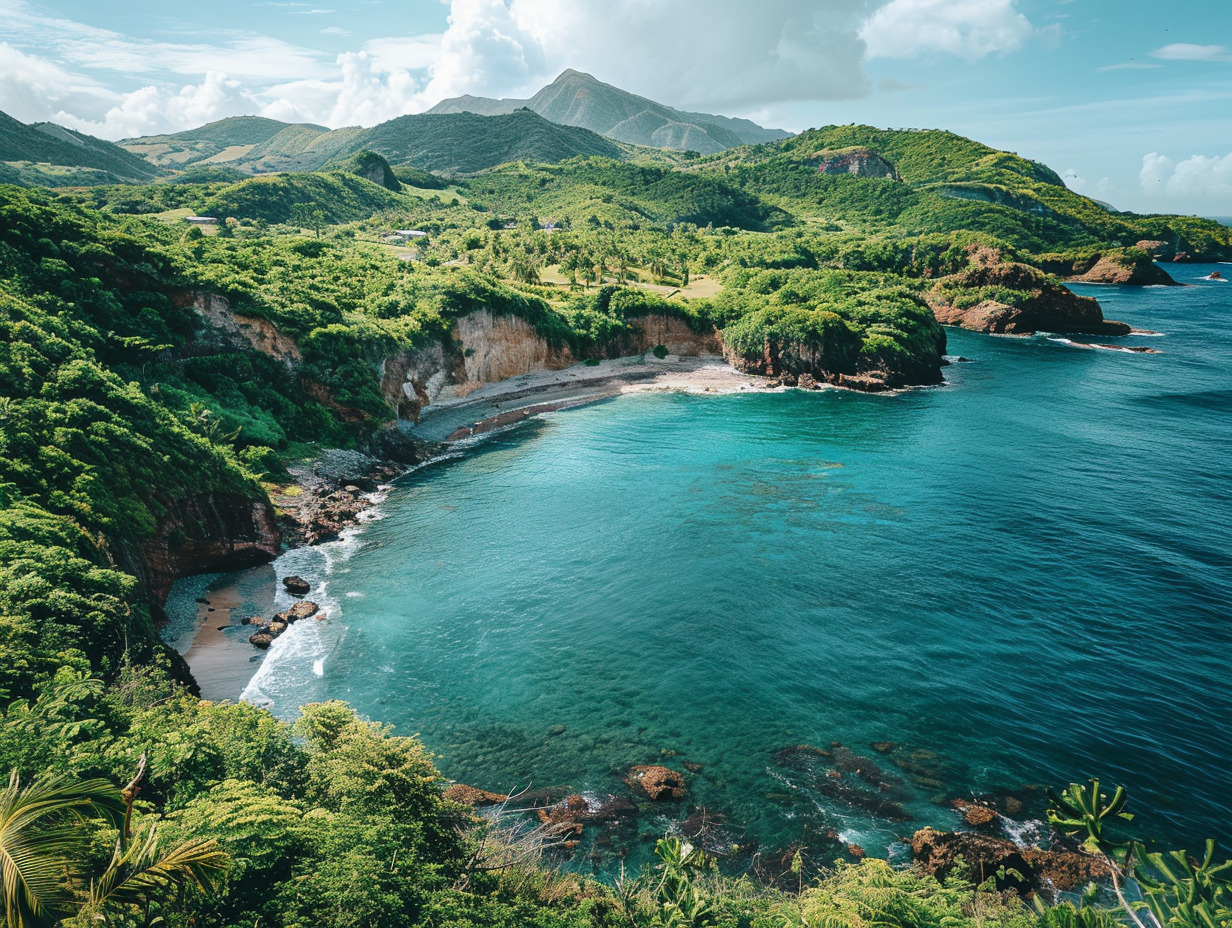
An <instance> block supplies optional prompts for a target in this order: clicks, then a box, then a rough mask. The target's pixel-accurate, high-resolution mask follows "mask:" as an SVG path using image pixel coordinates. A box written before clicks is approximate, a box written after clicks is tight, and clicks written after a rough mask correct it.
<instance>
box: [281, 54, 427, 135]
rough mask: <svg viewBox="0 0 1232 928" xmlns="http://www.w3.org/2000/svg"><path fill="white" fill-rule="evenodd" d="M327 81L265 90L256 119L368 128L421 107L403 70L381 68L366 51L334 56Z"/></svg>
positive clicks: (413, 83)
mask: <svg viewBox="0 0 1232 928" xmlns="http://www.w3.org/2000/svg"><path fill="white" fill-rule="evenodd" d="M338 66H339V68H340V70H341V76H340V78H339V79H338V80H332V81H320V80H310V81H293V82H290V83H286V84H278V85H276V86H274V87H271V88H269V90H267V91H266V92H265V93H264V94H263V96H264V97H265V98H266V99H267V101H268V102H266V103H265V104H264V105H263V106H262V108H261V111H260V112H261V115H262V116H268V117H269V118H271V119H281V120H283V121H284V122H310V123H317V124H319V125H324V126H330V127H333V128H337V127H339V126H372V125H376V124H377V123H379V122H384V121H385V120H387V119H393V118H395V117H397V116H404V115H406V114H407V113H413V112H416V111H418V110H420V109H422V108H423V106H422V97H421V95H420V93H419V92H418V91H419V89H420V86H421V85H420V82H419V81H417V80H416V78H415V76H414V75H413V74H412V73H411V72H410V71H407V70H405V69H392V70H389V69H385V68H382V67H380V66H378V65H377V64H376V62H375V61H374V60H373V58H372V57H371V56H370V55H368V54H367V53H366V52H346V53H344V54H342V55H339V56H338Z"/></svg>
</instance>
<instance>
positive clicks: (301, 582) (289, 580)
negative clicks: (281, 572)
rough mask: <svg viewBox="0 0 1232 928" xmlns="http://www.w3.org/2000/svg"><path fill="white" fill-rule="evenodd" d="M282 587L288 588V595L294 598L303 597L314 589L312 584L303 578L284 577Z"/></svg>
mask: <svg viewBox="0 0 1232 928" xmlns="http://www.w3.org/2000/svg"><path fill="white" fill-rule="evenodd" d="M282 585H283V586H284V587H286V590H287V592H288V593H290V594H292V595H294V596H303V595H304V594H305V593H307V592H308V591H309V590H311V589H312V584H311V583H309V582H308V581H307V580H305V579H304V578H303V577H295V576H291V577H283V578H282Z"/></svg>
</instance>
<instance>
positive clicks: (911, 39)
mask: <svg viewBox="0 0 1232 928" xmlns="http://www.w3.org/2000/svg"><path fill="white" fill-rule="evenodd" d="M1032 31H1033V27H1032V26H1031V23H1030V22H1029V21H1028V20H1027V18H1026V17H1025V16H1023V15H1022V14H1021V13H1019V12H1018V11H1017V10H1016V9H1015V8H1014V0H890V2H889V3H887V4H886V5H885V6H883V7H881V8H880V9H878V10H877V11H876V12H875V13H874V14H873V15H872V16H870V17H869V18H868V20H867V21H866V22H865V23H864V25H863V26H862V27H861V28H860V37H861V38H862V39H863V40H864V42H865V43H866V44H867V46H868V57H869V58H916V57H920V56H922V55H929V54H936V53H941V54H947V55H955V56H957V57H959V58H965V59H967V60H969V61H974V60H975V59H977V58H982V57H984V56H985V55H989V54H992V53H994V52H999V53H1004V52H1011V51H1014V50H1015V49H1017V48H1018V47H1019V46H1021V45H1022V43H1023V42H1024V41H1025V40H1026V39H1027V37H1028V36H1030V35H1031V33H1032Z"/></svg>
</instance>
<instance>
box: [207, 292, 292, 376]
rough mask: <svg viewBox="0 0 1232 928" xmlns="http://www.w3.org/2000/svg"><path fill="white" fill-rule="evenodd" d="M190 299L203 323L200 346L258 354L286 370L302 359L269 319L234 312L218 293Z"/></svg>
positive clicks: (289, 339)
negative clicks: (277, 363) (271, 359)
mask: <svg viewBox="0 0 1232 928" xmlns="http://www.w3.org/2000/svg"><path fill="white" fill-rule="evenodd" d="M191 299H192V307H193V308H194V309H195V310H196V311H197V313H198V315H199V316H200V317H201V321H202V323H204V326H203V328H202V329H201V330H200V331H199V332H198V333H197V338H196V342H197V344H198V345H200V346H210V347H213V348H230V349H232V350H239V351H248V350H251V351H256V352H257V353H259V354H264V355H267V356H268V357H271V358H273V359H274V360H275V361H280V362H281V363H283V364H285V365H286V366H287V367H292V366H293V365H296V364H298V363H299V362H300V361H301V360H303V358H302V357H301V355H300V351H299V346H298V345H296V344H295V342H294V341H293V340H292V339H291V338H290V337H288V336H287V335H285V334H284V333H283V332H281V331H279V329H278V327H277V326H276V325H274V324H273V323H272V322H270V321H269V320H268V319H258V318H257V317H255V316H245V315H242V314H240V313H237V312H235V311H234V310H233V309H232V308H231V304H230V303H229V302H228V301H227V298H226V297H224V296H220V295H218V294H217V293H202V292H198V293H194V294H192V297H191Z"/></svg>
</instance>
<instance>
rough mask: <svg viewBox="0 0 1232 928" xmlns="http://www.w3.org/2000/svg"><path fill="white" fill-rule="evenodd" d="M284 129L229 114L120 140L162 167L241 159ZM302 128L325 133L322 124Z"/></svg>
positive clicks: (269, 122)
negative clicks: (192, 125)
mask: <svg viewBox="0 0 1232 928" xmlns="http://www.w3.org/2000/svg"><path fill="white" fill-rule="evenodd" d="M287 128H288V124H287V123H285V122H279V121H278V120H277V119H266V118H265V117H263V116H232V117H231V118H229V119H220V120H218V121H217V122H211V123H208V124H206V125H204V126H201V127H200V128H198V129H189V130H187V131H185V132H174V133H172V134H170V135H147V136H143V137H141V138H135V139H124V140H123V141H121V142H120V145H121V146H123V147H124V148H125V149H126V150H127V151H129V152H131V153H133V154H134V155H138V156H140V157H142V158H144V159H145V160H146V161H148V162H150V163H151V164H156V165H158V166H159V167H163V168H173V169H174V168H183V167H186V166H187V165H190V164H230V165H234V163H235V162H242V161H244V160H245V158H246V156H247V155H248V153H249V152H250V151H252V149H253V148H254V147H255V146H257V145H259V144H261V143H262V142H266V141H268V140H269V139H271V138H273V137H274V136H275V135H277V134H278V133H279V132H281V131H283V130H284V129H287ZM305 128H312V129H316V130H317V131H319V132H328V131H329V130H328V129H326V128H325V127H324V126H311V127H305Z"/></svg>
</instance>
